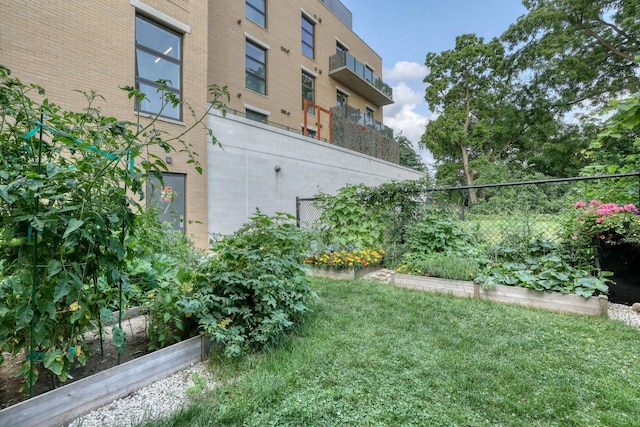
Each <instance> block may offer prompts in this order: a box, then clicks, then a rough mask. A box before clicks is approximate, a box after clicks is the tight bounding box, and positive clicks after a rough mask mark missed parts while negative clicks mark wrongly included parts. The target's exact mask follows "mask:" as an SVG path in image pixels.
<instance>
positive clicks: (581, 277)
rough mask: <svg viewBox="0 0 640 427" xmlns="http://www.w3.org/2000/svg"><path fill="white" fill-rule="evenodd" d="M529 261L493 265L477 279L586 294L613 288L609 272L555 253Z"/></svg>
mask: <svg viewBox="0 0 640 427" xmlns="http://www.w3.org/2000/svg"><path fill="white" fill-rule="evenodd" d="M525 261H526V262H525V263H516V262H503V263H499V264H493V265H490V267H489V270H488V271H487V272H486V273H481V274H478V276H476V278H475V281H476V282H477V283H480V284H482V285H485V286H493V285H506V286H519V287H523V288H529V289H535V290H537V291H555V292H562V293H563V294H576V295H580V296H582V297H585V298H589V297H591V296H593V295H599V294H606V293H607V292H608V291H609V286H608V285H607V283H610V282H611V281H610V280H608V279H606V277H607V274H606V273H603V272H601V273H598V275H595V276H594V275H592V274H591V273H590V272H589V271H585V270H583V269H577V268H574V267H572V266H571V265H570V264H569V263H568V262H566V261H563V260H562V259H561V258H560V257H558V256H555V255H545V256H543V257H539V258H528V259H526V260H525Z"/></svg>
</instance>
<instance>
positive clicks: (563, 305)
mask: <svg viewBox="0 0 640 427" xmlns="http://www.w3.org/2000/svg"><path fill="white" fill-rule="evenodd" d="M392 283H393V284H394V285H396V286H399V287H403V288H410V289H418V290H421V291H428V292H438V293H444V294H451V295H455V296H459V297H468V298H476V299H487V300H491V301H497V302H503V303H507V304H518V305H523V306H526V307H536V308H543V309H546V310H550V311H558V312H562V313H574V314H589V315H596V316H606V315H607V302H608V299H607V297H606V296H604V295H600V296H597V297H591V298H583V297H581V296H579V295H574V294H562V293H559V292H542V291H536V290H533V289H527V288H520V287H516V286H502V285H498V286H489V287H483V286H482V285H479V284H477V283H473V282H466V281H461V280H448V279H440V278H435V277H421V276H412V275H408V274H395V275H394V278H393V280H392Z"/></svg>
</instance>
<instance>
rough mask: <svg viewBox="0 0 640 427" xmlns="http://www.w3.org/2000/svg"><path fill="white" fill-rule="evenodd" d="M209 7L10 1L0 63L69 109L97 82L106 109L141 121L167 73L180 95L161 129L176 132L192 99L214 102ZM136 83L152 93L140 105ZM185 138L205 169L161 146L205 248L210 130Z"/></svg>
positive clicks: (1, 29) (197, 104)
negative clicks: (132, 89)
mask: <svg viewBox="0 0 640 427" xmlns="http://www.w3.org/2000/svg"><path fill="white" fill-rule="evenodd" d="M208 8H209V2H207V1H202V0H181V1H179V2H177V1H166V0H144V1H138V0H100V1H93V0H64V1H63V0H55V1H46V0H11V1H5V2H3V4H2V12H1V13H0V64H2V65H3V66H5V67H7V68H9V69H10V70H11V76H12V77H18V78H20V79H21V80H22V81H23V82H26V83H34V84H37V85H39V86H42V87H43V88H44V89H45V90H46V97H47V98H48V99H49V100H51V101H52V102H54V103H56V104H58V105H60V106H61V107H62V108H64V109H66V110H73V111H81V110H82V109H83V108H86V106H87V105H86V100H85V98H84V96H83V95H82V94H80V93H78V92H77V91H85V92H90V91H92V90H95V91H96V92H97V93H98V94H100V95H101V96H102V97H103V98H104V99H103V100H102V99H99V100H97V101H96V104H95V106H96V107H98V108H99V109H100V110H101V112H102V114H104V115H108V116H113V117H117V118H118V119H119V120H129V121H132V122H135V121H137V120H138V119H140V121H141V123H142V124H145V123H148V121H149V120H150V117H151V116H154V115H155V114H156V113H157V112H158V111H159V108H160V107H159V102H158V98H157V94H156V87H155V86H154V85H155V83H154V81H155V80H157V79H158V78H164V79H168V80H170V82H169V85H170V86H171V88H172V90H174V93H175V94H176V95H177V96H178V97H179V98H180V99H181V100H182V101H183V102H182V103H181V104H180V105H178V106H177V107H176V108H165V110H164V111H163V112H162V117H161V118H160V120H159V121H158V122H157V127H158V128H159V129H160V130H161V131H164V132H166V133H167V136H169V137H171V136H177V135H179V134H180V133H182V132H184V131H185V130H186V129H188V128H189V127H190V126H191V125H192V124H193V121H194V118H193V117H192V116H191V115H190V111H189V109H188V108H187V106H186V104H187V103H188V104H189V105H190V106H191V107H192V108H193V109H194V111H196V113H200V114H203V113H204V112H205V111H206V109H207V106H208V99H207V67H206V63H207V58H208V34H207V31H208V28H209V27H208V22H207V17H208ZM170 48H171V50H169V49H170ZM134 85H135V86H137V87H138V88H140V89H141V90H142V91H144V92H145V93H147V94H148V96H149V101H148V102H144V103H143V104H142V105H140V106H136V105H135V104H134V102H133V101H132V100H131V99H129V98H128V97H127V94H126V93H125V92H124V91H123V90H121V89H120V87H123V86H134ZM184 139H185V142H186V143H188V144H191V145H192V147H193V149H194V151H195V152H196V153H199V154H200V161H201V162H202V163H203V165H202V166H203V167H204V168H205V170H204V171H203V173H202V174H198V173H197V172H196V171H195V170H194V167H193V165H191V164H188V163H187V161H188V158H187V156H185V155H183V154H180V153H172V154H166V153H164V152H162V151H160V150H158V151H156V152H155V154H157V155H160V156H162V158H164V157H165V156H170V157H171V162H172V163H171V164H169V168H170V172H171V175H170V176H168V177H169V179H170V180H173V182H175V184H173V185H174V188H173V190H175V193H176V194H175V195H176V196H177V198H178V199H181V201H183V202H184V212H180V213H178V214H177V215H178V216H180V215H181V216H182V217H183V218H182V220H177V221H176V222H175V225H176V228H179V229H183V230H184V231H186V232H187V233H188V234H189V235H191V236H193V239H194V241H195V242H196V243H197V244H198V245H199V246H206V245H207V244H208V236H207V230H208V227H207V223H206V218H207V212H206V210H207V172H206V157H205V156H206V145H207V131H206V130H205V129H204V128H195V129H193V130H192V131H191V132H189V133H188V134H187V135H186V136H185V138H184ZM176 184H178V185H183V186H184V188H183V189H182V188H176V187H175V185H176Z"/></svg>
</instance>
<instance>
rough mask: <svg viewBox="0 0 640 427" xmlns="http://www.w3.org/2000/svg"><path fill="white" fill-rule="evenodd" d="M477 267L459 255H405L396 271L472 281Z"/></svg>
mask: <svg viewBox="0 0 640 427" xmlns="http://www.w3.org/2000/svg"><path fill="white" fill-rule="evenodd" d="M479 267H480V264H479V263H478V262H477V261H476V260H475V259H472V258H469V257H465V256H460V255H450V254H438V255H418V254H413V253H407V254H405V256H404V258H403V264H402V265H401V266H399V267H398V269H397V270H396V271H397V272H398V273H405V274H413V275H417V276H430V277H441V278H443V279H452V280H472V279H473V277H474V276H475V275H476V273H477V271H478V269H479Z"/></svg>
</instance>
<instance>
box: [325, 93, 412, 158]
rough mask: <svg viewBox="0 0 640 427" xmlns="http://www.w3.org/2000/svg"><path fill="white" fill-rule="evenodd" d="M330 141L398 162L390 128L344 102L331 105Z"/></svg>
mask: <svg viewBox="0 0 640 427" xmlns="http://www.w3.org/2000/svg"><path fill="white" fill-rule="evenodd" d="M331 113H332V124H333V125H332V134H333V140H332V144H335V145H337V146H339V147H343V148H348V149H350V150H354V151H357V152H359V153H362V154H367V155H369V156H372V157H377V158H378V159H382V160H386V161H388V162H392V163H396V164H398V163H399V162H400V148H399V147H398V143H397V141H396V140H395V139H394V137H393V129H391V128H389V127H387V126H385V125H383V124H382V123H380V122H377V121H375V120H373V119H372V118H370V117H367V115H366V114H364V113H363V112H362V111H360V110H356V109H355V108H352V107H349V106H347V105H343V106H336V107H332V108H331Z"/></svg>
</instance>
